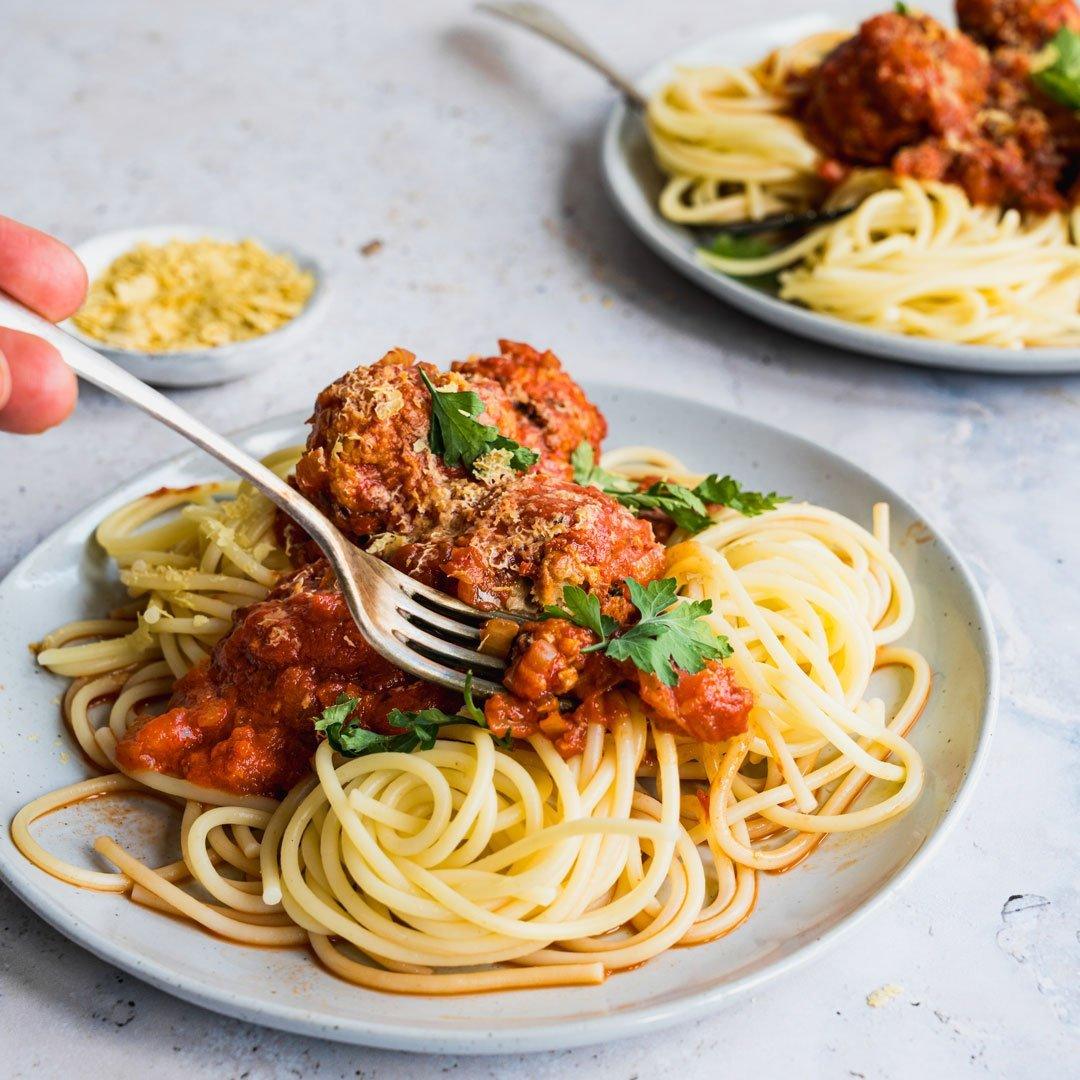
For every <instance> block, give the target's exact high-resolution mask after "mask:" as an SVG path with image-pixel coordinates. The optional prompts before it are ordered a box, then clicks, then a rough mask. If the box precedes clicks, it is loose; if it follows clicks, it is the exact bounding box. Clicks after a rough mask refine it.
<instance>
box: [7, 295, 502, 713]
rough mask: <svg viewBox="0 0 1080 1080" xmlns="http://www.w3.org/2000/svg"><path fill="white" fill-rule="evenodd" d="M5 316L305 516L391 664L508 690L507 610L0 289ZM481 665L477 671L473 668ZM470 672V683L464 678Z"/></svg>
mask: <svg viewBox="0 0 1080 1080" xmlns="http://www.w3.org/2000/svg"><path fill="white" fill-rule="evenodd" d="M0 321H2V322H3V324H4V325H5V326H10V327H12V328H13V329H16V330H23V331H25V332H27V333H30V334H36V335H37V336H38V337H40V338H44V339H45V340H46V341H48V342H49V343H50V344H52V345H54V346H56V348H57V349H58V350H59V352H60V355H61V357H63V359H64V361H65V362H66V363H67V364H68V365H69V366H70V367H71V368H72V369H73V370H74V371H75V373H76V374H77V375H78V376H80V377H81V378H83V379H85V380H86V381H87V382H89V383H93V384H94V385H95V386H98V387H100V388H101V389H102V390H106V391H108V393H110V394H112V395H114V396H115V397H118V398H120V399H121V401H126V402H127V403H128V404H130V405H135V406H136V407H138V408H140V409H142V410H143V412H145V413H147V414H148V415H150V416H152V417H153V418H154V419H155V420H159V421H161V423H163V424H166V425H168V426H169V427H171V428H172V429H173V431H176V432H178V433H179V434H181V435H183V436H184V438H186V439H189V440H190V441H191V442H193V443H194V444H195V445H196V446H198V447H200V448H201V449H202V450H205V451H206V452H207V453H208V454H211V455H212V456H213V457H216V458H217V459H218V461H220V462H221V463H222V464H224V465H227V466H228V467H229V468H230V469H231V470H232V471H233V472H235V473H237V474H238V475H239V476H242V477H243V478H244V479H245V480H247V481H248V482H249V483H250V484H252V485H253V486H254V487H255V488H257V489H258V490H259V491H261V492H262V493H263V494H264V495H265V496H266V497H267V498H268V499H269V500H270V501H271V502H272V503H274V504H275V505H276V506H278V507H280V508H281V509H282V510H284V511H285V513H286V514H288V515H289V517H291V518H292V519H293V520H294V521H295V522H296V523H297V524H298V525H300V526H301V527H302V528H303V529H304V530H305V531H306V532H307V533H308V535H309V536H311V538H312V539H313V540H314V541H315V542H316V543H317V544H318V545H319V547H320V548H321V549H322V552H323V554H324V555H325V556H326V557H327V559H328V560H329V562H330V565H331V566H332V567H333V569H334V573H335V574H336V575H337V579H338V582H339V583H340V585H341V591H342V594H343V595H344V597H345V602H346V604H347V605H348V608H349V613H350V614H351V615H352V617H353V621H354V622H355V623H356V626H357V629H359V631H360V634H361V635H362V636H363V638H364V640H365V641H366V642H367V643H368V644H369V645H370V646H371V647H372V648H373V649H374V650H375V651H376V652H377V653H379V655H380V656H383V657H385V658H386V659H387V660H389V661H390V663H392V664H394V665H395V666H397V667H399V668H401V669H402V670H404V671H407V672H409V673H410V674H412V675H416V676H418V677H419V678H421V679H426V680H427V681H428V682H433V683H438V684H439V685H440V686H446V687H449V688H450V689H453V690H464V689H465V688H466V686H467V685H470V686H471V688H472V689H473V690H474V691H475V692H476V693H478V694H484V695H490V694H494V693H495V692H496V691H498V690H501V689H502V687H501V686H500V685H499V683H497V682H494V681H492V679H490V678H485V677H484V673H487V674H488V675H490V676H492V677H495V678H497V677H498V675H499V674H500V673H501V672H502V670H503V668H504V666H505V665H504V662H503V660H502V659H501V658H499V657H496V656H491V655H489V654H487V653H483V652H480V651H479V650H478V649H477V648H475V647H474V646H476V645H478V644H479V643H480V640H481V635H482V624H483V623H484V622H485V621H486V620H488V619H490V618H492V617H493V616H495V615H499V616H500V617H503V618H510V619H513V620H514V621H520V620H519V619H518V618H517V617H516V616H514V615H509V614H507V613H505V612H483V611H479V610H477V609H476V608H474V607H470V606H469V605H468V604H463V603H462V602H461V601H459V600H455V599H454V598H453V597H450V596H447V595H446V594H445V593H441V592H439V591H438V590H436V589H432V588H430V587H428V586H427V585H424V584H422V583H420V582H419V581H414V580H413V579H412V578H410V577H408V576H407V575H405V574H403V573H401V572H400V571H398V570H395V569H394V568H393V567H392V566H390V565H389V564H387V563H384V562H383V561H382V560H381V559H377V558H375V556H374V555H369V554H368V553H367V552H365V551H361V550H360V548H358V547H356V545H355V544H353V543H352V542H351V541H350V540H349V539H348V538H347V537H346V536H345V535H344V533H342V532H341V530H340V529H338V528H337V526H336V525H334V524H333V523H332V522H331V521H329V520H328V519H327V518H326V517H325V516H324V515H323V514H322V513H321V512H320V511H319V510H318V509H316V507H315V506H313V505H312V504H311V503H310V502H308V500H307V499H305V498H304V497H303V495H301V494H300V493H299V492H298V491H296V490H295V489H293V488H291V487H290V486H289V485H288V484H287V483H285V481H284V480H282V479H281V478H280V477H278V476H277V475H276V474H275V473H273V472H271V471H270V470H269V469H268V468H267V467H266V466H265V465H263V464H262V463H261V462H259V461H257V460H256V459H255V458H253V457H251V455H250V454H246V453H245V452H244V451H243V450H241V449H239V447H237V446H235V445H233V444H232V443H231V442H229V440H228V439H226V438H225V437H224V436H222V435H219V434H218V433H217V432H216V431H213V430H212V429H211V428H209V427H207V426H206V425H205V424H204V423H203V422H202V421H201V420H197V419H196V418H195V417H194V416H192V415H191V414H190V413H188V412H186V411H185V410H184V409H181V408H180V406H179V405H177V404H176V403H175V402H174V401H171V400H170V399H169V398H167V397H165V396H164V394H160V393H158V391H157V390H154V389H152V388H151V387H149V386H147V385H146V383H144V382H143V381H142V380H140V379H137V378H135V376H134V375H131V374H129V373H128V372H126V371H124V369H123V368H121V367H119V366H118V365H117V364H115V363H113V361H112V360H110V359H108V358H107V357H106V356H103V355H102V354H101V353H99V352H98V351H97V350H96V349H92V348H90V346H88V345H86V344H85V343H84V342H82V341H80V340H79V339H78V338H76V337H74V336H73V335H71V334H69V333H67V332H66V331H64V330H62V329H61V328H60V327H58V326H55V325H54V324H53V323H51V322H49V321H48V320H47V319H44V318H42V317H41V316H40V315H38V314H37V313H35V312H33V311H31V310H30V309H29V308H28V307H26V306H25V305H23V304H21V303H20V302H19V301H17V300H15V299H13V298H12V297H10V296H7V295H6V294H4V293H0ZM475 669H478V671H479V673H478V674H474V670H475ZM467 679H468V683H467V682H466V680H467Z"/></svg>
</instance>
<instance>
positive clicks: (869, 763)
mask: <svg viewBox="0 0 1080 1080" xmlns="http://www.w3.org/2000/svg"><path fill="white" fill-rule="evenodd" d="M295 457H296V451H283V452H281V453H280V454H276V455H273V456H272V457H271V458H270V459H268V461H269V463H270V464H271V465H272V467H274V468H276V469H277V470H278V471H279V472H282V473H284V472H285V471H287V470H288V468H289V467H290V465H291V463H292V462H293V461H294V460H295ZM603 464H604V466H605V467H606V468H608V469H611V470H617V471H618V472H621V473H624V474H625V475H627V476H630V477H632V478H638V477H644V476H650V477H655V476H658V475H663V476H665V477H668V478H670V479H673V480H679V481H682V482H686V483H693V482H695V479H696V478H694V477H692V476H690V475H688V474H687V472H686V470H685V469H684V467H683V466H682V465H681V464H680V463H679V462H678V461H677V460H676V459H675V458H673V457H671V456H670V455H668V454H665V453H663V452H660V451H657V450H652V449H648V448H637V449H627V450H623V451H620V452H616V453H614V454H609V455H607V456H606V457H605V458H604V462H603ZM271 518H272V513H271V507H270V505H269V503H267V502H266V501H265V500H264V499H263V498H262V497H261V496H259V495H258V494H256V493H255V492H253V491H252V490H250V489H249V488H248V487H247V486H246V485H244V484H239V485H237V484H220V483H213V484H202V485H196V486H194V487H191V488H186V489H183V490H179V491H171V490H170V491H160V492H156V493H154V494H153V495H150V496H147V497H145V498H142V499H138V500H136V501H135V502H134V503H132V504H130V505H129V506H126V507H124V508H122V509H120V510H118V511H116V512H114V513H113V514H112V515H110V517H109V518H108V519H106V521H105V522H103V523H102V525H101V527H100V528H99V530H98V533H97V536H98V540H99V541H100V543H101V544H102V546H103V547H104V548H105V550H106V551H107V552H108V553H109V555H110V556H112V558H113V559H114V560H115V562H116V564H117V565H118V567H119V568H120V574H121V578H122V580H123V581H124V582H125V583H126V584H127V586H128V587H129V589H130V590H131V591H132V593H133V594H134V596H135V600H134V601H133V603H132V605H130V607H129V608H128V609H126V610H124V611H123V612H120V613H117V616H116V617H115V618H111V619H106V620H94V621H89V622H83V623H76V624H72V625H70V626H68V627H65V628H63V629H61V630H59V631H57V632H56V633H55V634H53V635H51V636H50V637H49V638H48V639H46V641H45V642H43V643H42V647H41V649H40V651H39V654H38V659H39V661H40V662H41V664H42V665H44V666H45V667H47V668H49V669H50V670H52V671H54V672H57V673H60V674H63V675H65V676H67V677H68V678H71V679H72V680H73V681H72V683H71V685H70V687H69V689H68V692H67V694H66V696H65V699H64V717H65V720H66V722H67V724H68V726H69V727H70V729H71V731H72V733H73V734H74V736H75V738H76V739H77V741H78V742H79V745H80V746H81V747H82V749H83V750H84V752H85V754H86V756H87V758H88V759H89V761H90V762H91V763H93V765H95V766H96V767H98V768H99V769H100V770H102V775H100V776H99V777H96V778H93V779H90V780H86V781H83V782H82V783H79V784H75V785H72V786H71V787H68V788H64V789H62V790H60V791H56V792H52V793H50V794H47V795H44V796H42V797H41V798H39V799H36V800H34V801H33V802H31V803H30V804H28V805H27V806H26V807H24V808H23V810H22V811H20V813H19V814H18V815H17V817H16V818H15V821H14V823H13V825H12V833H13V837H14V840H15V843H16V844H17V845H18V847H19V848H20V850H21V851H22V852H23V854H24V855H25V856H26V857H27V858H28V859H30V860H31V861H32V862H33V863H34V864H35V865H37V866H39V867H40V868H41V869H42V870H44V871H45V872H47V873H49V874H52V875H53V876H54V877H57V878H60V879H62V880H65V881H69V882H72V883H74V884H77V885H81V886H84V887H87V888H91V889H97V890H103V891H112V892H118V893H124V894H126V895H128V896H129V897H130V898H131V899H132V900H133V901H135V902H137V903H140V904H143V905H146V906H149V907H152V908H156V909H159V910H161V911H164V912H168V913H170V914H173V915H178V916H180V917H182V918H185V919H187V920H190V921H191V922H192V923H195V924H197V925H199V926H202V927H204V928H205V929H207V930H209V931H211V932H212V933H214V934H217V935H219V936H221V937H224V938H226V939H228V940H230V941H235V942H239V943H245V944H259V945H273V946H281V947H295V946H301V945H305V944H306V945H308V946H310V948H311V949H312V950H313V952H314V954H315V955H316V956H317V957H318V959H319V960H320V961H321V962H322V963H323V964H324V965H325V966H326V967H327V968H328V969H329V970H330V971H332V972H333V973H335V974H336V975H338V976H340V977H342V978H343V979H345V980H347V981H349V982H352V983H355V984H358V985H361V986H365V987H369V988H372V989H377V990H385V991H397V992H405V993H424V994H453V993H466V992H477V991H486V990H497V989H507V988H511V987H538V986H548V985H552V984H592V983H598V982H600V981H602V980H603V979H604V977H605V975H606V974H607V973H608V972H611V971H617V970H620V969H625V968H629V967H632V966H635V965H637V964H640V963H642V962H643V961H645V960H648V959H649V958H651V957H654V956H656V955H657V954H659V953H661V952H663V951H664V950H666V949H668V948H671V947H673V946H675V945H680V944H692V943H697V942H703V941H708V940H710V939H713V938H716V937H719V936H721V935H723V934H726V933H728V932H729V931H731V930H732V929H734V928H735V927H737V926H738V925H739V924H740V923H741V922H742V921H743V920H744V919H746V918H747V917H748V916H749V915H750V913H751V911H752V909H753V907H754V904H755V900H756V894H757V875H758V873H759V872H761V871H781V870H785V869H787V868H789V867H791V866H793V865H795V864H796V863H797V862H799V861H800V860H801V859H802V858H804V857H805V856H806V855H807V854H809V853H810V852H811V851H812V850H813V849H814V847H815V846H816V845H817V844H818V843H820V842H821V840H822V839H823V838H824V837H825V836H827V835H828V834H830V833H836V832H844V831H851V830H857V829H863V828H866V827H868V826H871V825H873V824H877V823H880V822H883V821H886V820H888V819H890V818H891V817H894V816H895V815H897V814H899V813H901V812H903V811H904V810H905V809H906V808H907V807H908V806H910V805H911V803H912V801H913V800H914V799H915V798H916V797H917V795H918V793H919V790H920V787H921V784H922V780H923V775H922V766H921V763H920V760H919V757H918V754H917V753H916V751H915V750H914V748H913V747H912V745H911V743H910V742H908V741H907V738H906V736H907V733H908V732H909V730H910V729H911V727H912V725H913V724H914V723H915V721H916V719H917V717H918V715H919V713H920V711H921V709H922V707H923V705H924V703H925V701H926V698H927V695H928V693H929V688H930V672H929V667H928V665H927V663H926V661H925V660H924V659H923V657H921V656H920V655H919V654H918V653H916V652H914V651H912V650H910V649H906V648H903V647H901V646H898V645H897V644H896V642H897V640H898V639H899V638H900V637H901V636H902V635H903V634H904V632H905V631H906V630H907V629H908V627H909V626H910V624H911V621H912V617H913V613H914V602H913V597H912V591H911V587H910V585H909V583H908V581H907V579H906V577H905V575H904V573H903V571H902V569H901V568H900V566H899V564H898V563H897V561H896V559H895V558H894V557H893V556H892V555H891V554H890V552H889V540H888V510H887V507H886V506H884V505H879V506H877V507H875V508H874V513H873V528H872V531H867V530H865V529H863V528H861V527H860V526H858V525H857V524H855V523H854V522H852V521H850V520H848V519H847V518H845V517H843V516H841V515H839V514H836V513H833V512H831V511H829V510H825V509H823V508H820V507H815V506H810V505H807V504H784V505H782V506H780V507H778V508H776V509H774V510H771V511H769V512H767V513H764V514H762V515H760V516H758V517H742V516H740V515H739V514H736V513H734V512H733V511H730V510H725V509H720V510H718V511H717V512H716V513H715V514H714V523H713V524H712V525H711V526H710V527H709V528H707V529H706V530H705V531H703V532H701V533H699V534H698V535H697V536H695V537H694V538H693V539H688V538H686V537H684V536H682V535H681V534H680V533H679V532H676V533H675V534H674V535H673V537H672V538H671V541H670V542H669V544H668V547H667V567H666V572H667V574H668V575H669V576H672V577H674V578H676V579H677V581H678V583H679V591H680V593H681V595H682V596H684V597H688V598H710V599H712V601H713V612H712V614H711V616H709V617H710V618H711V620H712V621H713V624H714V627H715V629H716V630H717V631H720V632H722V633H723V634H725V635H726V636H727V637H728V638H729V640H730V642H731V644H732V646H733V649H734V652H733V655H732V656H731V657H730V659H729V661H728V663H729V664H730V665H731V666H732V667H733V668H734V669H735V671H736V673H737V674H738V677H739V679H740V681H741V682H742V683H743V685H746V686H748V687H750V688H751V689H752V690H753V693H754V700H755V705H754V708H753V710H752V712H751V715H750V723H749V728H748V730H747V731H746V733H745V734H743V735H740V736H737V737H735V738H732V739H729V740H728V741H727V742H726V743H721V744H701V743H698V742H696V741H694V740H692V739H690V738H688V737H684V736H676V735H673V734H670V733H668V732H665V731H662V730H660V729H658V728H656V727H654V726H653V725H652V723H651V721H650V720H649V719H648V715H647V711H646V709H645V708H644V706H643V704H642V702H641V700H640V699H639V698H638V696H637V695H636V693H633V692H630V691H626V692H621V691H620V692H618V693H614V694H613V695H611V700H610V701H609V702H608V705H607V713H608V716H607V723H605V724H601V723H593V724H591V725H590V726H589V729H588V732H587V737H586V741H585V746H584V750H583V752H582V753H581V754H580V755H578V756H576V757H574V758H572V759H570V760H564V759H563V757H561V756H560V754H559V753H558V752H557V751H556V750H555V748H554V745H553V744H552V742H551V741H549V740H548V738H546V737H545V736H544V735H542V734H536V735H534V736H532V737H531V738H529V739H528V740H527V741H518V742H516V743H514V744H513V746H512V747H510V748H506V747H504V746H501V745H499V744H498V743H496V741H495V740H494V739H493V738H492V735H491V734H490V733H489V732H488V731H486V730H484V729H482V728H479V727H476V726H471V725H465V724H462V725H461V726H456V725H452V726H448V727H444V728H441V729H440V731H439V738H438V740H437V741H436V743H435V745H434V746H433V747H432V748H430V749H421V750H417V751H415V752H412V753H397V752H382V753H375V754H371V755H369V756H365V757H358V758H351V759H349V758H340V757H338V756H336V755H335V753H334V752H333V750H332V748H331V745H330V743H329V742H325V741H324V742H322V743H321V744H320V745H319V747H318V749H317V751H316V753H315V755H314V761H313V772H312V773H311V775H310V776H308V777H307V778H305V779H304V780H303V781H301V782H300V783H299V784H298V785H297V786H296V787H295V788H293V789H292V790H291V791H290V792H289V793H288V795H287V796H286V797H285V798H284V799H283V800H282V801H281V802H280V803H278V802H275V801H274V800H269V799H265V798H257V797H248V798H244V797H239V796H236V795H230V794H228V793H226V792H220V791H209V790H206V789H202V788H198V787H196V786H194V785H192V784H191V783H189V782H187V781H184V780H179V779H175V778H170V777H167V776H164V775H162V774H159V773H140V774H138V775H126V774H125V773H123V772H122V771H119V770H118V766H117V761H116V744H117V740H118V739H119V738H121V737H122V736H123V734H124V732H125V731H126V730H127V728H128V726H129V725H131V724H132V723H134V722H136V721H137V720H138V718H139V717H140V715H141V713H142V712H143V710H144V709H146V708H147V707H150V706H152V704H153V702H154V701H156V700H160V699H161V698H162V697H164V696H166V695H167V694H168V693H169V689H170V687H171V686H172V684H173V682H174V680H175V679H176V677H178V676H179V675H181V674H183V673H184V672H185V671H186V670H188V668H189V667H191V666H192V665H193V664H195V663H197V662H199V661H200V660H201V659H202V658H203V657H204V656H206V655H207V653H208V651H209V649H210V648H211V647H212V646H213V645H214V643H215V641H216V640H217V639H218V638H220V637H221V636H222V634H224V632H225V631H226V629H227V628H228V626H229V624H230V620H231V616H232V614H233V612H234V611H235V610H236V609H237V608H238V607H240V606H243V605H246V604H249V603H251V602H252V601H253V600H257V599H259V598H260V597H262V596H263V595H264V594H265V591H266V589H267V587H268V586H269V585H270V584H271V583H272V582H273V580H274V578H275V577H276V576H277V575H278V574H279V573H280V572H281V571H283V570H285V569H286V566H287V562H286V559H285V556H284V554H283V553H282V552H281V551H280V550H279V549H278V548H277V547H276V546H275V544H274V542H273V534H272V533H271V530H270V526H271ZM884 668H897V669H901V670H903V671H905V672H906V673H907V678H906V680H904V681H905V682H906V684H907V689H906V691H905V692H904V693H903V694H902V695H901V700H900V701H899V702H892V703H886V702H885V701H884V700H882V699H881V698H879V697H878V696H876V695H875V693H874V691H873V690H872V688H871V686H870V683H871V680H872V678H873V677H874V675H875V673H876V672H879V671H881V670H882V669H884ZM872 779H876V780H878V781H881V782H883V783H881V784H878V785H875V787H874V788H873V789H872V791H871V792H868V795H870V798H869V799H868V800H864V801H860V802H858V803H857V802H856V799H857V797H858V796H859V795H860V793H862V792H863V790H864V788H865V787H866V786H867V784H868V783H869V782H870V781H871V780H872ZM147 788H149V789H150V790H152V791H153V792H155V793H156V794H158V795H160V796H162V797H164V798H166V799H168V800H171V801H172V802H173V803H174V804H175V805H176V807H177V810H178V812H179V813H180V815H181V842H180V849H181V850H180V855H181V857H180V859H179V860H177V861H176V862H173V863H171V864H169V865H167V866H164V867H157V868H152V867H150V866H148V865H146V864H145V863H144V862H141V861H140V860H138V859H136V858H135V857H134V856H133V855H132V854H131V853H130V852H128V851H126V850H125V849H124V848H123V847H122V846H121V845H120V844H119V843H118V842H117V841H116V840H115V839H113V838H111V837H108V836H101V837H99V838H98V839H97V840H96V842H95V844H94V847H95V849H96V851H97V852H98V853H99V854H100V855H101V856H103V857H104V859H105V860H107V861H108V862H109V863H111V864H112V865H113V866H114V867H115V868H116V869H115V872H106V871H103V870H95V869H87V868H84V867H80V866H75V865H72V864H69V863H67V862H65V861H63V860H61V859H59V858H57V857H56V856H54V855H52V854H50V853H49V852H48V851H47V850H46V849H45V848H44V847H43V846H42V845H41V843H40V842H39V841H38V840H37V839H35V837H34V835H33V833H32V830H31V826H32V825H33V823H34V822H35V820H37V819H39V818H41V817H43V816H45V815H47V814H49V813H51V812H53V811H55V810H56V809H58V808H60V807H62V806H65V805H68V804H71V803H75V802H79V801H81V800H84V799H90V798H96V797H99V796H109V795H112V794H114V793H117V792H124V791H132V790H145V789H147Z"/></svg>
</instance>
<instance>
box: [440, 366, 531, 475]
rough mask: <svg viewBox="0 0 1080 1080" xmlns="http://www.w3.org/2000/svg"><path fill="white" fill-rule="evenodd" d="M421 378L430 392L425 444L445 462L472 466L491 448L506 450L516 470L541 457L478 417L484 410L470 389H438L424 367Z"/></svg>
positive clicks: (519, 470) (478, 398)
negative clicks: (483, 422) (426, 440)
mask: <svg viewBox="0 0 1080 1080" xmlns="http://www.w3.org/2000/svg"><path fill="white" fill-rule="evenodd" d="M420 378H421V379H422V380H423V382H424V385H425V386H426V387H427V389H428V393H429V394H430V395H431V426H430V429H429V431H428V446H429V447H430V448H431V452H432V453H433V454H437V455H438V456H439V457H441V458H442V459H443V461H445V462H446V464H447V465H450V466H454V465H461V466H462V467H463V468H466V469H472V467H473V464H474V463H475V462H476V460H477V459H478V458H481V457H483V456H484V455H485V454H487V453H490V452H491V451H492V450H506V451H508V452H509V458H508V460H507V464H508V465H509V466H510V468H512V469H514V470H515V471H516V472H524V471H525V470H526V469H528V468H530V467H531V466H533V465H535V464H536V462H537V461H539V460H540V455H539V454H538V453H537V452H536V451H535V450H530V449H529V448H528V447H527V446H522V445H521V444H520V443H516V442H514V441H513V439H508V438H506V436H505V435H501V434H500V433H499V429H498V428H497V427H493V426H492V425H491V424H481V423H480V421H479V420H477V417H478V416H479V415H480V414H481V413H482V412H483V411H484V403H483V401H482V400H481V398H480V395H479V394H477V393H475V392H474V391H472V390H459V391H455V390H438V389H436V388H435V385H434V383H432V381H431V380H430V379H429V378H428V377H427V372H425V371H424V369H423V368H421V369H420Z"/></svg>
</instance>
